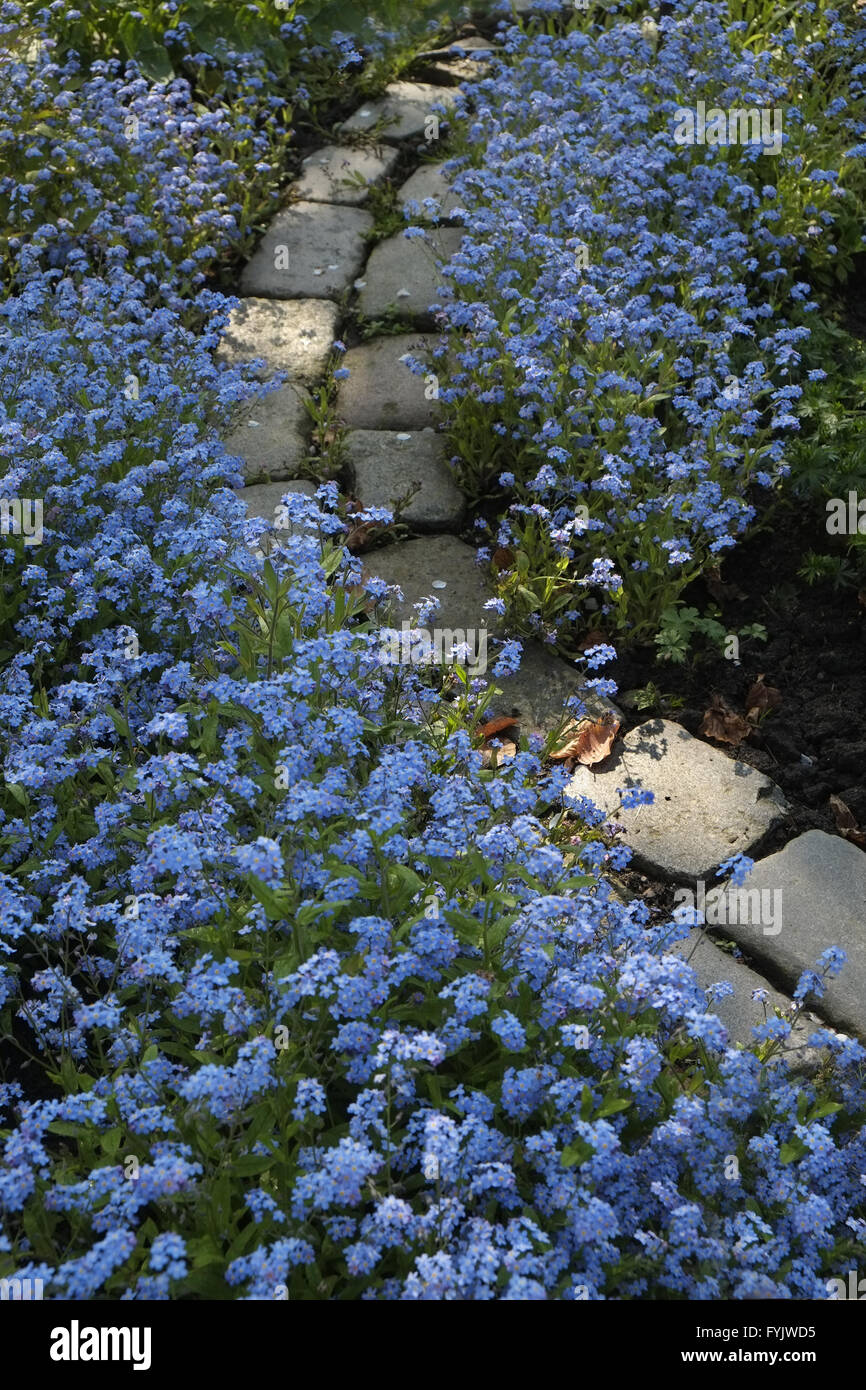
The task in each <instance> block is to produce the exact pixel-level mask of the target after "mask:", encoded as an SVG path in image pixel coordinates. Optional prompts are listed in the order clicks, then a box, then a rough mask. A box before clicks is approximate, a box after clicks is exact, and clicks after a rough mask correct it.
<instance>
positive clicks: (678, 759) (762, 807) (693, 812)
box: [568, 719, 786, 882]
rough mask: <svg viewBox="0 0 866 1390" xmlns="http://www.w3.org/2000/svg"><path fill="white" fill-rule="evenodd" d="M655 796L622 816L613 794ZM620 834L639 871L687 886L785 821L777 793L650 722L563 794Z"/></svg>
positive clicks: (672, 729) (736, 765) (683, 735)
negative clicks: (578, 799)
mask: <svg viewBox="0 0 866 1390" xmlns="http://www.w3.org/2000/svg"><path fill="white" fill-rule="evenodd" d="M632 787H635V788H642V789H645V790H648V791H652V792H654V793H655V801H654V803H653V804H652V805H649V806H637V807H634V808H633V809H632V810H627V811H620V810H619V804H620V792H619V791H618V788H632ZM568 791H569V794H570V795H572V796H586V797H589V798H590V800H591V801H593V802H595V804H596V805H597V806H598V807H599V808H600V809H601V810H603V811H604V812H605V814H606V815H608V816H610V817H611V818H613V819H615V820H616V821H617V822H618V823H619V824H621V825H624V826H625V832H624V834H623V836H622V839H623V842H624V843H625V844H627V845H628V846H629V847H630V848H631V849H632V850H633V852H634V861H633V862H634V863H635V865H636V867H638V868H640V869H643V870H645V871H646V872H648V873H652V874H656V875H659V876H661V877H666V878H670V879H673V880H674V881H676V882H689V881H690V880H694V879H707V880H709V879H712V877H713V874H714V871H715V870H716V869H717V868H718V866H719V864H721V863H723V862H724V861H725V860H726V859H730V858H732V857H733V855H735V854H748V853H750V852H751V851H753V850H754V849H755V848H756V846H758V845H759V844H760V843H761V841H762V840H763V839H764V837H765V836H766V835H767V833H768V832H769V831H770V830H771V829H772V828H773V826H774V825H776V824H777V823H778V821H779V820H780V819H781V817H782V815H783V814H784V811H785V808H786V803H785V801H784V798H783V796H782V793H781V792H780V790H779V788H778V787H777V786H775V784H774V783H773V782H771V781H770V779H769V778H768V777H764V776H763V774H762V773H760V772H757V771H756V770H755V769H754V768H753V767H749V766H747V764H746V763H740V762H734V761H733V760H732V759H731V758H727V757H725V755H724V754H723V753H720V752H718V751H717V750H716V749H715V748H711V747H710V746H709V744H707V743H703V742H702V741H701V740H700V739H697V738H694V737H693V736H692V735H691V734H690V733H688V732H687V731H686V730H685V729H683V728H681V726H680V725H679V724H673V723H671V722H670V721H669V720H667V719H654V720H649V721H648V722H647V723H645V724H641V725H640V726H639V727H638V728H637V729H632V731H631V732H630V733H629V734H627V735H626V737H625V738H624V739H623V740H622V742H621V743H619V744H616V745H614V750H613V752H612V753H611V755H610V757H609V758H607V759H605V761H604V762H603V763H600V764H599V765H598V766H597V767H595V768H589V767H580V768H578V769H577V771H576V772H575V774H574V777H573V778H572V779H571V782H570V783H569V786H568Z"/></svg>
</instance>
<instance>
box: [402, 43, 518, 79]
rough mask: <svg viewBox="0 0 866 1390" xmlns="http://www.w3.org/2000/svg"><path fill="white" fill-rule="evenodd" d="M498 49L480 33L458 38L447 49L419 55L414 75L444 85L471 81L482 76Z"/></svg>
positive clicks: (433, 50) (436, 49) (437, 49)
mask: <svg viewBox="0 0 866 1390" xmlns="http://www.w3.org/2000/svg"><path fill="white" fill-rule="evenodd" d="M497 49H498V45H497V44H495V43H491V42H490V40H489V39H483V38H482V37H481V36H480V34H476V35H473V36H471V37H469V38H465V39H457V40H455V42H454V43H453V44H452V45H451V46H450V47H448V48H433V49H428V51H427V52H426V53H419V54H418V57H417V59H416V60H415V63H414V65H413V72H414V74H415V75H416V76H417V77H419V78H421V79H423V80H424V81H425V82H436V83H439V82H444V83H445V84H446V85H447V86H451V85H456V84H457V83H460V82H474V81H476V80H477V79H478V78H479V77H483V76H484V75H485V70H486V66H487V64H488V63H489V61H490V59H491V58H492V57H493V55H494V54H495V53H496V52H497Z"/></svg>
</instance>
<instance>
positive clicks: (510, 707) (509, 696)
mask: <svg viewBox="0 0 866 1390" xmlns="http://www.w3.org/2000/svg"><path fill="white" fill-rule="evenodd" d="M496 685H497V688H499V689H500V690H501V691H502V694H501V696H500V695H497V696H495V697H494V703H493V704H492V705H491V711H494V710H495V711H496V712H497V713H501V714H513V715H514V716H515V717H517V716H519V719H520V732H521V733H522V734H523V735H524V736H526V737H528V736H529V735H530V734H541V736H542V737H546V736H547V734H549V733H550V732H551V731H552V730H553V729H556V728H557V727H558V726H559V725H560V724H561V723H562V720H563V718H575V717H579V716H576V715H574V714H571V713H570V712H569V711H568V710H567V709H566V701H567V700H568V699H569V698H570V697H571V696H572V695H576V696H577V697H578V698H579V699H581V700H582V701H583V703H584V705H585V706H586V714H588V715H590V716H591V717H592V718H594V719H598V718H600V717H601V715H602V714H607V713H614V714H616V715H617V717H618V718H621V715H620V713H619V711H618V710H617V708H616V706H615V705H612V704H611V702H610V700H606V699H605V698H604V697H603V696H601V695H596V693H595V691H593V690H587V689H586V687H585V686H584V684H583V680H582V678H581V674H580V672H579V671H578V669H577V667H575V666H569V664H568V662H567V661H564V660H563V659H562V658H561V657H559V656H557V655H556V654H555V653H554V652H549V651H546V650H545V648H544V647H542V646H541V644H540V643H538V642H532V641H526V640H525V641H524V643H523V654H522V656H521V660H520V669H519V670H518V671H517V672H516V673H515V674H514V675H513V676H503V677H501V678H497V681H496Z"/></svg>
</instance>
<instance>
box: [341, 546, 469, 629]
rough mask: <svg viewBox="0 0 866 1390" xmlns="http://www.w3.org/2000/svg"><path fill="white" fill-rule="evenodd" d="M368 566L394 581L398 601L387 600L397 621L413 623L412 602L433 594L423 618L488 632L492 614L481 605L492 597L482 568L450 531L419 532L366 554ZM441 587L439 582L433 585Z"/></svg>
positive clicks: (446, 624) (442, 623) (380, 575)
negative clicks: (431, 609) (435, 605)
mask: <svg viewBox="0 0 866 1390" xmlns="http://www.w3.org/2000/svg"><path fill="white" fill-rule="evenodd" d="M366 560H367V567H368V569H369V570H370V571H371V572H372V573H373V574H374V575H378V576H379V577H380V578H382V579H384V580H385V582H386V583H387V584H399V586H400V588H401V590H402V592H403V600H402V602H400V601H399V600H397V599H395V600H393V602H392V611H393V615H394V620H395V622H396V623H398V624H399V623H401V622H402V621H403V620H404V619H406V620H408V621H410V622H414V621H415V619H416V618H417V614H416V613H415V610H414V609H413V606H412V605H413V604H415V603H418V602H420V600H421V599H422V598H426V597H432V598H436V599H438V600H439V602H440V608H439V610H438V612H437V613H436V615H435V617H433V618H431V619H430V620H429V622H428V623H427V626H428V627H432V626H433V625H434V624H435V625H438V626H439V627H444V628H463V629H464V631H465V630H466V629H473V630H477V629H480V628H487V629H488V630H490V631H493V629H494V625H495V624H496V614H495V613H493V611H492V610H491V609H485V607H484V604H485V603H486V602H487V600H488V599H490V598H492V597H493V592H492V590H491V589H490V587H489V585H488V584H487V582H486V580H485V577H484V573H483V571H482V570H481V569H480V568H479V566H478V565H477V564H476V563H475V550H474V548H473V547H472V546H471V545H466V544H465V542H464V541H459V540H457V538H456V537H455V536H422V537H421V538H420V539H419V540H414V541H401V542H399V543H398V544H397V545H389V546H384V547H383V548H382V549H381V550H375V551H373V552H372V553H371V554H370V555H368V556H366ZM438 586H444V587H438Z"/></svg>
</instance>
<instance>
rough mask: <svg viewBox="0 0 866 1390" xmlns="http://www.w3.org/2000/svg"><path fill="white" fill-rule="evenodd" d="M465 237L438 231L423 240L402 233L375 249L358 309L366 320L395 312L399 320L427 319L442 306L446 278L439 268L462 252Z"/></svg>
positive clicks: (442, 229) (454, 231)
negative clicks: (434, 308) (433, 310)
mask: <svg viewBox="0 0 866 1390" xmlns="http://www.w3.org/2000/svg"><path fill="white" fill-rule="evenodd" d="M462 240H463V233H462V232H461V231H460V230H459V229H458V228H456V227H436V228H433V229H432V230H431V231H429V232H428V233H427V235H426V236H424V237H406V236H404V235H403V233H402V232H399V233H398V234H397V236H392V237H388V239H387V241H382V242H380V243H379V245H378V246H376V247H374V249H373V252H372V254H371V256H370V259H369V260H368V262H367V268H366V270H365V271H364V281H365V284H364V288H363V289H362V290H361V292H360V294H359V296H358V308H359V309H360V311H361V313H362V314H365V315H366V316H367V318H379V317H380V316H381V315H383V314H386V313H388V312H393V313H396V314H397V315H398V317H400V318H426V317H427V316H428V313H429V309H430V305H431V304H438V303H441V302H442V298H443V288H444V286H445V283H446V282H445V276H444V275H443V273H442V270H441V268H440V266H441V265H442V263H447V262H448V261H450V259H451V257H452V256H453V255H454V253H455V251H457V250H459V248H460V243H461V241H462Z"/></svg>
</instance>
